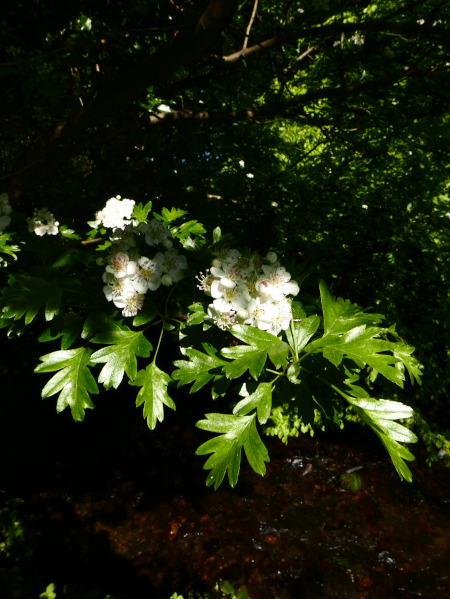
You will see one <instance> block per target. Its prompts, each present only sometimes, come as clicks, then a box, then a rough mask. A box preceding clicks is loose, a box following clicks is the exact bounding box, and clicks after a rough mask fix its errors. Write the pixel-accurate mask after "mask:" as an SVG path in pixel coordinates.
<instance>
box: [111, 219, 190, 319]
mask: <svg viewBox="0 0 450 599" xmlns="http://www.w3.org/2000/svg"><path fill="white" fill-rule="evenodd" d="M155 223H157V225H158V226H157V225H156V224H155ZM161 227H162V229H163V230H164V233H163V232H162V231H161ZM139 233H142V234H144V235H145V241H146V243H147V244H148V245H157V244H158V243H163V244H164V246H165V247H168V248H169V249H168V250H167V251H166V252H165V253H164V254H163V253H161V252H158V253H157V254H156V255H155V256H154V258H148V257H147V256H141V255H140V254H139V251H138V250H137V249H136V240H135V235H136V234H139ZM170 236H171V233H170V231H167V229H165V228H164V226H163V225H162V223H160V222H159V221H157V220H156V219H153V221H151V223H141V224H139V225H138V226H137V227H135V228H133V225H126V226H125V227H124V229H117V228H116V229H115V231H114V238H113V245H112V251H111V254H110V256H109V257H108V258H107V259H106V262H107V266H106V269H105V272H104V273H103V282H104V283H105V286H104V287H103V292H104V294H105V296H106V299H107V300H108V301H109V302H111V301H112V302H113V303H114V305H115V306H116V307H117V308H120V309H121V310H122V314H123V316H136V314H137V313H138V311H139V310H140V309H141V308H142V306H143V303H144V298H145V294H146V293H147V291H148V290H149V289H150V291H156V290H157V289H158V288H159V287H160V285H161V284H162V285H166V286H169V285H172V284H173V283H177V282H178V281H181V279H182V278H183V272H182V271H183V270H184V269H185V268H187V260H186V257H185V256H179V255H178V250H176V249H174V248H173V247H172V245H173V244H172V240H171V239H169V237H170Z"/></svg>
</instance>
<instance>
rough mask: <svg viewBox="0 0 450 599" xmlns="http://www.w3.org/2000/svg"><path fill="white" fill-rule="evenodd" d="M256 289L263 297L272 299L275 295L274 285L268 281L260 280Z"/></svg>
mask: <svg viewBox="0 0 450 599" xmlns="http://www.w3.org/2000/svg"><path fill="white" fill-rule="evenodd" d="M255 289H256V291H257V292H258V293H259V295H261V296H262V297H267V298H270V297H271V295H272V293H273V285H272V283H271V282H270V281H269V280H268V279H260V280H259V281H257V282H256V285H255Z"/></svg>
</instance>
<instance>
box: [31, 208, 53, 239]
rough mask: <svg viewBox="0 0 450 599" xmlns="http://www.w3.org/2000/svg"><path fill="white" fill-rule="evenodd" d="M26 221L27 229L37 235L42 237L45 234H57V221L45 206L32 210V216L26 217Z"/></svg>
mask: <svg viewBox="0 0 450 599" xmlns="http://www.w3.org/2000/svg"><path fill="white" fill-rule="evenodd" d="M44 221H47V222H44ZM27 222H28V231H30V233H36V235H38V236H39V237H43V236H44V235H45V234H47V235H57V234H58V232H59V229H58V227H59V222H58V221H57V220H55V217H54V216H53V214H52V213H51V212H50V211H49V210H47V208H45V207H43V208H39V209H36V210H34V213H33V216H32V217H31V218H27Z"/></svg>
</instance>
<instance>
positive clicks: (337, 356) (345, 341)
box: [305, 325, 404, 387]
mask: <svg viewBox="0 0 450 599" xmlns="http://www.w3.org/2000/svg"><path fill="white" fill-rule="evenodd" d="M379 334H380V329H379V328H378V327H369V328H366V325H361V326H358V327H356V328H354V329H351V330H349V331H347V332H346V333H345V334H343V335H336V334H329V335H324V337H322V338H320V339H316V340H315V341H313V342H312V343H310V344H309V345H307V346H306V348H305V349H306V350H307V351H308V353H312V352H318V351H320V352H323V355H324V357H325V358H327V360H329V361H330V362H331V363H332V364H334V365H335V366H336V368H337V367H338V366H339V365H340V364H341V362H342V359H343V357H344V356H347V357H349V358H350V359H352V360H353V361H354V362H355V364H357V366H359V367H360V368H362V367H363V366H365V365H366V364H368V365H369V366H371V367H372V368H374V369H375V370H376V371H377V372H379V373H381V374H382V375H383V376H385V377H386V378H387V379H388V380H390V381H392V382H393V383H395V384H396V385H398V386H399V387H403V381H404V375H403V372H402V371H401V370H399V369H398V368H396V367H395V366H394V365H395V364H397V363H398V362H399V361H400V360H399V358H396V357H395V356H392V355H390V354H385V353H381V352H386V351H392V346H393V345H394V344H393V343H392V342H390V341H386V340H384V339H376V338H375V337H376V336H377V335H379Z"/></svg>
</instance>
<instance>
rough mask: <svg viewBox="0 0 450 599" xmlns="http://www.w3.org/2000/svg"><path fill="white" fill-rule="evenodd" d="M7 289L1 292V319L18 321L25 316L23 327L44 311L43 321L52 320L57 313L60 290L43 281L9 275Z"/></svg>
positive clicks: (35, 278)
mask: <svg viewBox="0 0 450 599" xmlns="http://www.w3.org/2000/svg"><path fill="white" fill-rule="evenodd" d="M8 283H9V285H10V286H9V287H7V288H6V289H4V290H3V292H2V293H3V297H2V300H1V305H2V307H3V313H2V316H1V317H2V319H9V318H14V320H19V319H20V318H22V316H25V325H28V324H30V323H31V322H33V320H34V319H35V317H36V316H37V314H38V312H39V311H40V310H41V309H44V316H45V320H47V321H49V320H53V318H54V317H55V316H56V315H57V314H58V313H59V310H60V306H61V297H62V289H61V288H60V287H58V286H56V285H53V284H52V283H49V282H48V281H45V280H44V279H40V278H38V277H30V276H28V275H10V277H9V279H8Z"/></svg>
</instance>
